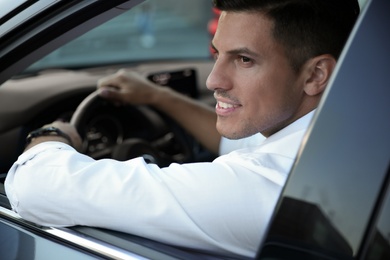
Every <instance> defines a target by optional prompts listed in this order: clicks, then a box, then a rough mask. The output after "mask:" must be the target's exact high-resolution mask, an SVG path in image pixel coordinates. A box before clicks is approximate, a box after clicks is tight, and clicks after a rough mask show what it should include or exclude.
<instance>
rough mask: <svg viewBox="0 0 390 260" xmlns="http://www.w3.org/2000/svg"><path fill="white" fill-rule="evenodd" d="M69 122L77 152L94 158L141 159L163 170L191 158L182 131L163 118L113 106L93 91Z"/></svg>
mask: <svg viewBox="0 0 390 260" xmlns="http://www.w3.org/2000/svg"><path fill="white" fill-rule="evenodd" d="M70 123H71V124H73V125H74V126H75V127H76V129H77V131H78V132H79V134H80V136H81V138H82V139H83V147H82V151H81V152H82V153H84V154H87V155H89V156H91V157H92V158H95V159H101V158H112V159H116V160H119V161H125V160H128V159H132V158H135V157H140V156H141V157H143V158H144V159H145V161H146V162H148V163H156V164H158V165H159V166H160V167H164V166H167V165H169V164H170V163H172V162H178V163H182V162H187V161H190V160H191V157H192V150H191V149H190V148H189V143H188V141H187V139H186V137H185V136H184V135H183V130H182V129H181V128H178V126H177V125H176V124H174V123H173V122H172V121H169V119H168V118H166V117H165V116H164V115H161V114H159V113H158V112H157V111H155V110H153V109H151V108H149V107H146V106H131V105H127V106H121V107H119V106H115V105H114V104H113V103H112V102H109V101H107V100H105V99H103V98H101V97H100V96H99V95H98V93H97V92H96V91H95V92H92V93H91V94H90V95H88V96H87V97H86V98H85V99H84V100H83V101H82V102H81V103H80V105H79V106H78V107H77V109H76V111H75V112H74V114H73V116H72V118H71V120H70Z"/></svg>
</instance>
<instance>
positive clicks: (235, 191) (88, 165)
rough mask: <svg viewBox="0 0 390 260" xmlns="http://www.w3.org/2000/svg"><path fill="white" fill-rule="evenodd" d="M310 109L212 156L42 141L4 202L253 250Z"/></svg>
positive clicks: (60, 219) (11, 181) (181, 242)
mask: <svg viewBox="0 0 390 260" xmlns="http://www.w3.org/2000/svg"><path fill="white" fill-rule="evenodd" d="M312 115H313V112H311V113H309V114H307V115H306V116H304V117H302V118H300V119H299V120H297V121H295V122H294V123H292V124H291V125H289V126H287V127H286V128H284V129H282V130H280V131H279V132H277V133H275V134H274V135H272V136H270V137H269V138H267V139H265V140H264V141H263V142H262V143H261V144H260V145H256V146H251V145H249V147H247V148H243V149H238V150H235V151H233V152H231V153H228V154H226V155H222V156H220V157H218V158H217V159H215V160H214V161H213V162H211V163H210V162H208V163H189V164H182V165H179V164H175V163H174V164H171V165H170V166H169V167H166V168H159V167H158V166H156V165H154V164H146V163H145V161H144V160H143V159H142V158H135V159H132V160H128V161H125V162H120V161H115V160H111V159H102V160H94V159H92V158H90V157H88V156H85V155H83V154H80V153H78V152H77V151H75V150H74V149H73V148H72V147H70V146H68V145H66V144H64V143H61V142H45V143H41V144H39V145H36V146H34V147H33V148H31V149H29V150H28V151H26V152H25V153H23V154H22V155H20V157H19V158H18V160H17V161H16V162H15V163H14V165H13V166H12V168H11V169H10V171H9V172H8V175H7V179H6V182H5V189H6V193H7V196H8V198H9V200H10V202H11V205H12V208H13V209H14V210H15V211H16V212H17V213H19V214H20V216H22V217H23V218H24V219H26V220H29V221H32V222H35V223H38V224H40V225H44V226H72V225H86V226H94V227H103V228H108V229H113V230H119V231H123V232H128V233H131V234H135V235H139V236H143V237H147V238H150V239H154V240H158V241H161V242H165V243H168V244H173V245H177V246H184V247H190V248H195V249H202V250H211V251H214V252H220V253H234V254H238V255H244V256H249V257H253V256H255V254H256V251H257V248H258V246H259V244H260V242H261V240H262V238H263V236H264V233H265V231H266V227H267V224H268V222H269V220H270V217H271V214H272V212H273V210H274V207H275V205H276V203H277V200H278V198H279V195H280V192H281V189H282V187H283V185H284V183H285V180H286V178H287V175H288V173H289V171H290V169H291V167H292V165H293V163H294V160H295V157H296V155H297V152H298V149H299V147H300V143H301V140H302V138H303V136H304V134H305V132H306V129H307V127H308V125H309V123H310V120H311V118H312ZM254 138H259V137H254ZM245 142H246V143H247V141H245ZM247 146H248V145H247Z"/></svg>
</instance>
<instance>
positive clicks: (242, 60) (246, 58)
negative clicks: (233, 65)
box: [240, 56, 252, 63]
mask: <svg viewBox="0 0 390 260" xmlns="http://www.w3.org/2000/svg"><path fill="white" fill-rule="evenodd" d="M240 59H241V62H242V63H248V62H252V59H250V58H248V57H245V56H240Z"/></svg>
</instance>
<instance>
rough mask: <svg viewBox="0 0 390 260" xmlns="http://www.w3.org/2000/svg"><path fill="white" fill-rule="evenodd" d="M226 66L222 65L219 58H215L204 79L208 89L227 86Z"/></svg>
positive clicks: (225, 87) (213, 89)
mask: <svg viewBox="0 0 390 260" xmlns="http://www.w3.org/2000/svg"><path fill="white" fill-rule="evenodd" d="M227 74H228V73H227V68H226V66H224V65H223V62H222V61H221V59H217V60H216V61H215V63H214V67H213V69H212V70H211V72H210V74H209V76H208V77H207V80H206V86H207V88H208V89H209V90H212V91H215V90H217V89H227V88H228V86H229V85H228V78H227Z"/></svg>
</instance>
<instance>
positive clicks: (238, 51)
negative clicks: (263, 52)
mask: <svg viewBox="0 0 390 260" xmlns="http://www.w3.org/2000/svg"><path fill="white" fill-rule="evenodd" d="M211 48H212V49H213V50H214V51H216V52H218V49H217V48H216V47H215V46H214V44H213V43H211ZM227 53H228V54H232V55H242V54H248V55H249V56H252V57H258V56H260V55H259V54H258V53H256V52H254V51H251V50H249V49H248V48H246V47H242V48H237V49H233V50H230V51H227Z"/></svg>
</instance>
